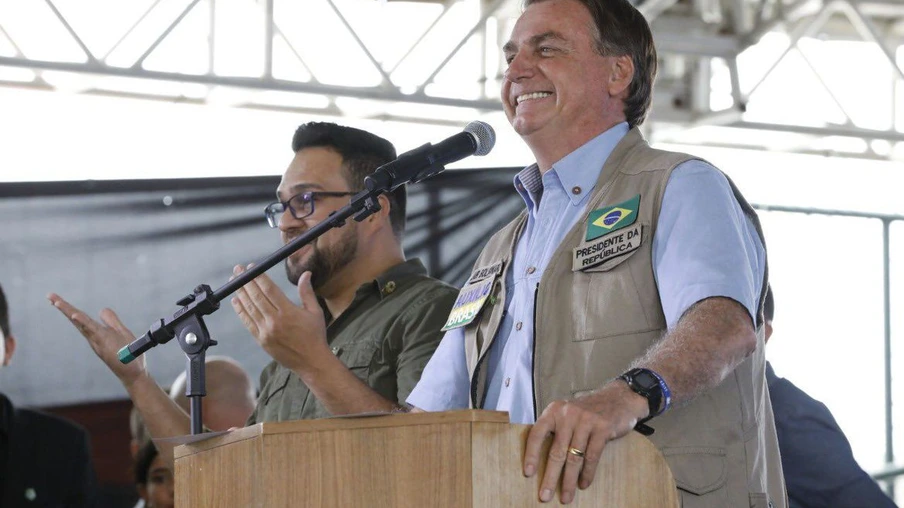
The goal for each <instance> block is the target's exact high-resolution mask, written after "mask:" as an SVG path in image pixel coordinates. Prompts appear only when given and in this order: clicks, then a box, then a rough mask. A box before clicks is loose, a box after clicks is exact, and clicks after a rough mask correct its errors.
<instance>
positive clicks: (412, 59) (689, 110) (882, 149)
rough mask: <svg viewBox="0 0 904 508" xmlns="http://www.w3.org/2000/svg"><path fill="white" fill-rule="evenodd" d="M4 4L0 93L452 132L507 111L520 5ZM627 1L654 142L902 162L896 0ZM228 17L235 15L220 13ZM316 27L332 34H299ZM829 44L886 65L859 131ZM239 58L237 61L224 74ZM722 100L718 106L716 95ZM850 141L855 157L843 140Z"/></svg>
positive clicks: (348, 1)
mask: <svg viewBox="0 0 904 508" xmlns="http://www.w3.org/2000/svg"><path fill="white" fill-rule="evenodd" d="M3 4H4V5H5V6H6V7H5V10H3V9H4V8H3V6H0V86H16V87H33V88H39V89H62V90H65V91H68V92H72V91H75V92H78V93H91V94H113V95H125V96H140V97H148V98H154V99H160V100H169V101H188V102H196V103H207V102H217V103H218V104H222V103H223V102H224V101H225V102H226V103H228V104H229V105H230V106H235V107H252V108H254V107H256V108H268V109H278V110H289V111H309V112H314V113H317V114H327V115H340V116H356V117H367V118H379V119H387V120H393V119H398V120H406V121H416V122H425V123H455V124H460V123H462V120H463V119H466V118H469V117H473V116H475V115H480V114H485V113H492V112H497V111H499V110H501V105H500V102H499V100H498V98H497V93H498V84H499V80H500V79H501V75H502V74H501V73H502V71H503V70H504V61H503V59H502V56H501V54H500V52H499V50H498V47H499V46H500V45H501V42H500V41H502V40H504V38H505V37H507V35H508V33H509V31H510V29H511V25H512V23H513V22H514V20H515V19H516V18H517V16H518V14H519V12H520V1H519V0H418V1H411V2H397V1H393V0H304V1H303V2H300V1H297V0H258V1H254V0H145V1H137V0H136V1H131V2H114V1H111V0H93V1H78V0H44V2H36V1H32V0H12V1H9V2H4V3H3ZM123 4H128V5H129V6H130V8H128V9H126V8H124V7H123ZM636 4H638V8H639V9H640V10H641V11H642V12H643V13H644V14H645V15H646V16H647V18H648V19H650V20H651V24H652V26H653V31H654V36H655V40H656V43H657V47H658V49H659V53H660V57H661V67H660V69H661V71H660V75H659V78H658V80H657V84H656V92H655V100H654V107H653V114H652V116H651V117H650V119H649V121H648V124H647V125H646V129H647V133H648V135H649V136H651V138H652V139H653V140H654V141H661V142H677V143H694V144H702V145H707V144H709V145H716V146H737V147H754V148H763V149H779V150H786V151H792V152H803V153H807V152H809V153H821V154H838V155H852V156H856V157H875V158H893V157H894V158H899V157H901V152H904V133H902V130H901V129H900V128H899V125H898V124H899V123H900V124H904V122H901V121H899V119H898V118H897V116H898V115H897V112H898V110H899V109H901V107H900V102H901V101H900V100H899V99H898V96H899V95H900V94H901V93H902V92H904V87H900V89H897V88H895V87H899V86H900V84H901V83H902V82H904V72H902V66H901V65H900V64H899V62H898V60H899V58H898V56H897V54H896V52H897V51H898V48H899V47H900V46H901V44H902V37H904V2H901V1H900V0H636ZM26 6H27V8H25V7H26ZM402 9H410V10H411V12H414V13H415V14H416V15H415V16H414V17H411V18H408V19H406V20H404V21H403V22H401V23H396V24H393V23H392V22H391V20H392V19H393V17H392V15H393V14H394V13H397V12H402ZM227 12H231V13H232V14H231V15H230V16H229V17H227V16H224V13H227ZM362 12H364V13H365V14H362ZM99 16H100V17H107V18H108V19H105V20H104V26H106V27H107V31H106V32H105V33H106V34H107V35H106V36H105V37H99V36H97V34H96V29H94V28H91V27H92V26H97V25H96V20H97V18H98V17H99ZM86 20H95V24H94V25H92V24H91V23H89V22H87V21H86ZM381 23H382V24H383V25H384V26H382V27H379V26H376V25H378V24H381ZM86 27H87V28H86ZM317 30H320V31H321V32H325V33H327V34H328V35H326V36H324V35H323V33H320V35H318V36H317V37H314V38H310V37H308V38H306V37H305V36H304V35H305V34H311V33H314V32H316V31H317ZM390 35H392V36H393V37H389V36H390ZM765 36H773V37H774V38H775V37H776V36H777V37H778V39H780V42H781V43H780V44H779V47H778V50H777V51H773V52H772V53H771V54H768V55H765V56H764V55H761V54H759V53H757V51H756V47H757V45H758V44H759V43H760V42H761V40H762V39H763V38H764V37H765ZM387 39H392V40H393V41H394V42H391V43H388V42H386V41H387ZM236 40H239V41H240V43H239V44H236V42H235V41H236ZM835 41H861V42H862V43H863V45H864V47H868V48H870V51H873V52H874V53H876V54H878V55H880V59H879V60H878V63H876V64H875V65H874V66H873V67H870V68H867V69H866V70H865V71H858V74H857V75H855V76H849V77H850V78H852V79H857V80H862V82H869V83H872V84H873V85H875V84H876V83H880V82H885V84H883V85H882V86H884V87H886V91H887V92H888V93H887V94H884V98H883V99H882V100H883V102H882V103H881V104H880V105H879V106H877V107H876V109H877V110H882V111H884V112H886V113H887V115H886V116H887V118H886V121H885V122H883V124H882V125H879V126H876V125H864V122H862V121H857V118H856V115H855V114H853V113H852V112H851V109H852V108H853V107H855V106H852V105H851V100H850V99H849V97H847V96H845V94H844V93H843V91H842V90H841V88H842V87H840V86H839V84H838V83H837V79H836V80H834V81H833V80H832V79H831V78H830V76H831V75H832V70H833V68H834V69H835V70H837V68H838V67H839V65H845V64H847V63H848V62H845V61H843V60H847V59H850V58H849V57H848V58H845V57H840V58H839V60H842V61H840V62H839V61H835V62H831V61H830V62H828V63H825V62H823V64H822V65H820V63H819V62H815V61H814V60H813V58H811V57H809V56H808V51H807V48H808V47H811V46H813V44H819V43H826V42H835ZM179 45H183V46H185V47H191V48H193V49H192V50H183V49H180V48H179ZM760 53H762V52H760ZM425 55H426V56H425ZM757 55H759V56H757ZM189 57H193V58H194V60H193V61H192V62H191V64H190V65H189V64H187V63H186V61H187V59H190V58H189ZM239 60H241V61H243V62H246V63H245V64H244V66H240V65H230V62H235V61H239ZM901 60H904V58H902V59H901ZM789 62H791V63H790V64H789ZM783 65H797V66H801V65H803V66H806V67H808V68H809V69H810V70H811V71H812V76H813V78H815V79H813V80H812V82H811V83H810V84H809V85H806V84H801V83H793V82H782V81H781V80H782V79H787V78H782V77H781V76H780V75H779V74H781V73H779V72H776V69H779V68H781V67H782V66H783ZM337 66H347V67H354V68H355V69H356V72H355V74H356V75H357V76H358V77H360V79H349V78H347V77H342V78H340V77H337V75H336V73H335V72H334V70H335V68H336V67H337ZM755 69H759V70H755ZM763 69H765V71H764V70H763ZM873 70H875V71H876V72H875V75H874V76H873V75H870V74H872V71H873ZM151 83H156V84H151ZM745 83H746V86H745ZM770 84H771V85H772V86H779V87H782V88H784V89H787V90H789V93H790V91H795V90H796V91H799V92H802V93H804V94H813V93H817V94H821V96H823V97H824V98H827V100H828V102H829V104H828V106H827V107H826V111H828V113H827V114H826V115H825V118H814V117H813V116H812V114H810V115H806V114H804V115H797V116H795V114H793V112H789V111H783V110H781V109H782V108H779V109H780V110H779V111H775V109H776V108H775V107H772V108H771V109H770V105H769V104H762V103H758V102H757V100H756V99H757V96H758V92H759V90H760V89H761V88H763V87H765V86H766V85H770ZM716 94H721V95H722V98H723V100H721V101H718V100H714V96H715V95H716ZM880 95H881V94H880ZM350 103H351V104H354V105H355V106H350V105H349V104H350ZM717 103H718V104H717ZM399 105H402V106H405V105H407V108H406V107H399ZM763 112H765V113H763ZM758 113H759V114H758ZM867 123H868V122H867ZM713 127H715V128H716V129H713ZM694 133H696V135H694ZM839 140H842V142H839ZM851 140H854V141H855V142H856V143H855V145H856V147H855V148H854V149H852V150H845V149H843V148H839V147H843V146H846V145H845V141H846V142H847V144H850V141H851Z"/></svg>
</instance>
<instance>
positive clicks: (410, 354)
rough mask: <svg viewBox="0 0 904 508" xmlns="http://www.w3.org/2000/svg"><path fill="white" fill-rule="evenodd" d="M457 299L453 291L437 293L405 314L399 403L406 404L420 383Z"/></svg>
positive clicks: (398, 371) (399, 361)
mask: <svg viewBox="0 0 904 508" xmlns="http://www.w3.org/2000/svg"><path fill="white" fill-rule="evenodd" d="M446 288H448V286H446ZM457 295H458V293H457V292H456V291H454V290H453V289H451V288H448V289H444V290H443V291H442V292H439V291H434V292H431V293H430V294H429V295H427V296H425V297H424V299H423V300H422V303H421V304H419V305H417V304H416V305H412V306H410V307H409V308H408V309H407V311H406V312H405V314H406V316H405V319H404V320H403V322H404V323H405V324H404V329H403V330H402V334H401V336H402V338H403V339H402V347H401V350H400V351H399V353H398V358H397V360H396V380H397V393H396V395H397V400H399V401H404V400H405V399H406V398H407V397H408V395H409V394H410V393H411V391H412V390H413V389H414V386H415V385H416V384H417V383H418V380H419V379H421V374H422V373H423V371H424V367H425V366H426V365H427V362H428V361H430V357H431V356H433V352H434V351H436V348H437V346H438V345H439V343H440V341H441V340H442V338H443V332H442V328H443V325H444V324H445V322H446V318H448V317H449V311H450V310H451V309H452V304H453V303H455V298H456V297H457Z"/></svg>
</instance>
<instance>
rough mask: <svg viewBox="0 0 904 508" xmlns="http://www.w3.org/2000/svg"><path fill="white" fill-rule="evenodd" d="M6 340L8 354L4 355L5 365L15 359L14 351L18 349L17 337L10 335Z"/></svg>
mask: <svg viewBox="0 0 904 508" xmlns="http://www.w3.org/2000/svg"><path fill="white" fill-rule="evenodd" d="M5 340H6V344H5V345H6V354H5V355H4V356H3V365H9V362H11V361H12V359H13V352H14V351H15V350H16V338H15V337H13V336H12V335H10V336H9V337H6V338H5Z"/></svg>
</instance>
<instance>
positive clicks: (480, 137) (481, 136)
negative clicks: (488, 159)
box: [465, 120, 496, 155]
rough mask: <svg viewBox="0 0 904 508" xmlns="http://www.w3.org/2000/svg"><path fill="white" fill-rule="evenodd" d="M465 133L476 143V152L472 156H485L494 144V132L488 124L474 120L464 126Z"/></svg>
mask: <svg viewBox="0 0 904 508" xmlns="http://www.w3.org/2000/svg"><path fill="white" fill-rule="evenodd" d="M465 132H467V133H468V134H470V135H472V136H473V137H474V140H475V141H477V150H475V151H474V155H486V154H488V153H490V150H492V149H493V145H495V144H496V131H494V130H493V128H492V127H490V124H488V123H485V122H481V121H479V120H475V121H473V122H471V123H469V124H468V125H466V126H465Z"/></svg>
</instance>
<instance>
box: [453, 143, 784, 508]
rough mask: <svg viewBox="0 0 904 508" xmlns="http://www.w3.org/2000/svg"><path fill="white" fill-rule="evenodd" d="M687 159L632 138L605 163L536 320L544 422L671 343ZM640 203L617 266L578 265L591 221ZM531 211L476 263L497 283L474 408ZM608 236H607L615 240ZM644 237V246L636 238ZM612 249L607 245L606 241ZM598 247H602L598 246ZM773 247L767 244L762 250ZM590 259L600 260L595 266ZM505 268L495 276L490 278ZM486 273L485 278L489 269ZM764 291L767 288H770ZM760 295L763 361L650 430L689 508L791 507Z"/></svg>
mask: <svg viewBox="0 0 904 508" xmlns="http://www.w3.org/2000/svg"><path fill="white" fill-rule="evenodd" d="M690 159H692V157H691V156H689V155H684V154H677V153H671V152H664V151H660V150H654V149H652V148H650V146H649V145H648V144H647V143H646V141H645V140H644V139H643V136H642V135H641V134H640V132H639V131H638V130H637V129H632V130H631V131H629V132H628V134H627V135H626V136H625V137H624V138H623V139H622V140H621V142H620V143H619V144H618V145H617V146H616V147H615V149H614V150H613V152H612V154H611V155H610V156H609V158H608V160H607V161H606V163H605V165H604V166H603V169H602V171H601V173H600V177H599V180H598V181H597V184H596V187H595V191H594V194H593V196H591V198H590V201H589V204H588V206H587V209H586V211H585V219H584V220H582V221H579V222H578V223H577V224H576V225H575V226H574V227H573V228H572V230H571V231H569V232H568V233H567V234H566V236H565V238H564V239H563V240H562V243H561V244H560V246H559V247H558V249H557V250H556V252H555V253H554V254H553V255H552V258H551V259H550V262H549V265H548V266H547V267H546V270H545V271H544V273H543V276H542V277H541V280H540V284H539V286H538V288H537V293H536V303H535V305H536V307H535V311H534V346H533V347H534V354H533V393H534V408H535V409H534V412H535V416H536V413H537V411H542V409H543V408H545V407H546V406H547V405H549V404H550V403H551V402H552V401H554V400H558V399H571V398H573V397H576V396H580V395H582V394H585V393H587V392H589V391H592V390H595V389H598V388H601V387H602V386H603V385H605V384H606V383H607V382H609V381H611V380H612V379H614V378H615V377H617V376H618V375H620V374H621V373H623V372H625V371H626V370H628V368H629V367H630V365H631V363H632V362H633V361H634V360H635V359H636V358H638V357H640V356H641V355H643V354H644V352H645V351H646V350H647V349H648V348H649V347H650V346H651V345H652V344H654V343H655V342H657V341H658V340H659V339H660V338H661V337H662V336H663V334H664V333H665V332H666V328H667V327H666V319H665V316H664V314H663V311H662V305H661V303H660V300H659V291H658V289H657V286H656V281H655V279H654V276H653V263H652V245H653V235H654V234H655V232H656V224H657V219H658V217H659V210H660V205H661V202H662V196H663V192H664V191H665V186H666V183H667V182H668V179H669V175H670V174H671V171H672V170H673V169H674V168H675V166H677V165H678V164H680V163H682V162H685V161H687V160H690ZM732 189H733V190H734V192H735V196H736V198H737V199H738V202H739V203H740V204H741V207H742V208H743V209H744V212H745V213H746V214H747V215H748V216H749V217H750V219H751V220H752V221H753V223H754V224H755V225H756V228H757V230H758V232H759V234H760V238H761V239H762V232H761V231H760V226H759V220H758V219H757V217H756V214H755V213H754V212H753V209H752V208H751V207H750V205H749V204H747V202H746V201H745V200H744V198H743V197H742V196H741V195H740V193H739V192H738V191H737V189H735V188H734V185H733V184H732ZM637 195H640V202H639V207H638V209H637V217H636V219H635V221H634V223H633V224H632V225H630V226H628V227H624V228H622V229H619V230H617V231H613V232H612V233H609V234H608V235H612V236H616V235H618V234H619V233H622V234H625V235H627V233H628V232H631V233H633V235H631V236H632V238H631V240H633V242H638V241H639V244H640V245H639V247H637V245H636V244H635V243H632V244H631V245H627V244H626V242H628V241H631V240H626V237H625V236H623V237H622V238H620V239H619V238H613V239H612V240H611V241H610V242H608V243H606V242H604V243H605V244H606V245H614V246H615V247H616V248H619V247H618V246H619V245H624V246H625V247H620V248H621V249H625V250H628V249H630V250H628V252H627V253H626V254H623V255H618V252H617V251H614V252H613V251H607V249H606V248H602V247H603V245H598V246H597V250H592V251H583V252H584V253H585V254H584V255H583V256H579V257H583V258H590V259H589V262H590V263H589V264H591V265H592V264H593V263H594V262H596V261H599V260H600V259H603V260H604V261H603V262H602V263H601V264H596V265H595V266H591V267H590V268H584V269H581V265H580V263H578V264H577V266H574V264H575V261H574V259H575V257H576V254H577V253H576V252H575V249H576V248H578V247H581V246H584V247H586V246H587V245H588V243H586V242H585V232H586V231H587V228H588V221H587V220H586V216H587V214H589V213H590V212H591V211H593V210H597V209H599V208H602V207H607V206H611V205H615V204H618V203H622V202H625V201H627V200H631V199H632V198H634V197H635V196H637ZM526 219H527V215H526V212H525V213H522V214H521V215H520V216H519V217H518V218H516V219H515V220H514V221H513V222H512V223H510V224H509V225H507V226H506V227H505V228H503V229H502V230H501V231H499V232H498V233H496V234H495V235H494V236H493V237H492V238H491V239H490V241H489V243H487V245H486V247H485V248H484V250H483V252H482V253H481V255H480V257H479V258H478V260H477V263H476V264H475V270H474V274H475V275H474V276H472V279H473V278H480V277H486V275H487V274H488V273H490V274H492V273H494V272H498V275H496V280H495V282H494V284H493V285H492V289H491V290H490V297H489V298H488V303H487V304H486V305H485V307H484V308H483V309H482V310H481V312H480V314H479V315H478V316H477V318H476V319H475V320H474V321H473V322H471V323H470V324H468V325H467V326H466V327H465V355H466V358H467V364H468V371H469V374H470V376H471V405H472V407H478V408H481V407H483V404H484V399H485V396H486V385H487V379H488V377H489V373H488V372H487V370H488V369H487V358H488V356H489V355H488V354H487V353H488V352H489V349H490V346H491V344H492V342H493V339H494V337H495V335H496V333H497V331H498V329H499V325H500V322H501V321H502V317H503V314H504V312H505V309H504V307H505V274H506V271H507V270H508V269H509V267H510V266H511V261H512V258H513V256H514V250H515V245H516V243H517V241H518V237H519V235H520V233H521V230H522V228H523V226H524V224H525V223H526ZM608 235H606V236H608ZM638 237H639V238H638ZM600 240H605V236H604V237H602V238H599V239H597V240H596V242H599V241H600ZM589 243H591V244H592V243H594V242H589ZM764 245H765V243H764ZM587 252H593V253H594V254H598V256H597V257H596V258H594V257H593V255H587V254H586V253H587ZM499 263H501V266H502V268H501V271H500V270H499V269H498V268H494V269H490V270H486V269H485V268H489V267H498V266H499ZM482 269H484V270H482ZM763 286H764V291H765V281H764V284H763ZM762 300H763V298H762V295H761V298H760V302H761V303H760V309H759V311H758V315H759V316H760V317H759V318H758V320H757V321H758V322H757V325H758V326H757V329H758V333H757V348H756V351H755V352H754V353H753V354H752V355H751V356H750V357H748V358H747V359H746V360H744V362H742V363H741V365H739V366H738V367H737V368H736V369H735V370H734V372H732V373H731V374H730V375H729V376H728V377H727V378H726V379H725V380H724V381H723V382H722V383H721V384H720V385H719V386H717V387H716V388H714V389H712V390H710V391H709V392H707V393H705V394H703V395H701V396H699V397H698V398H696V399H695V400H693V401H692V402H691V403H690V404H688V405H686V406H684V407H679V408H673V409H671V410H670V411H668V412H667V413H665V414H663V415H662V416H660V417H658V418H655V419H654V420H652V421H651V422H650V425H651V426H652V427H653V428H655V429H656V432H655V433H654V434H653V435H652V436H651V437H650V439H651V440H652V441H653V442H654V443H655V444H656V445H657V447H659V449H660V450H661V451H662V453H663V454H664V455H665V457H666V459H667V461H668V463H669V466H670V467H671V469H672V473H673V474H674V476H675V479H676V482H677V485H678V487H679V489H680V491H681V497H682V505H683V506H684V507H685V508H689V507H712V508H725V507H746V506H750V507H763V508H765V507H767V506H769V501H770V500H771V502H772V505H773V506H775V507H776V508H782V507H784V506H786V504H787V503H786V498H785V489H784V481H783V478H782V471H781V462H780V459H779V453H778V442H777V440H776V434H775V423H774V420H773V417H772V407H771V404H770V402H769V396H768V392H767V388H766V382H765V373H764V372H765V359H764V355H763V346H764V338H763V333H762V327H761V326H759V325H760V324H761V321H762Z"/></svg>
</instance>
